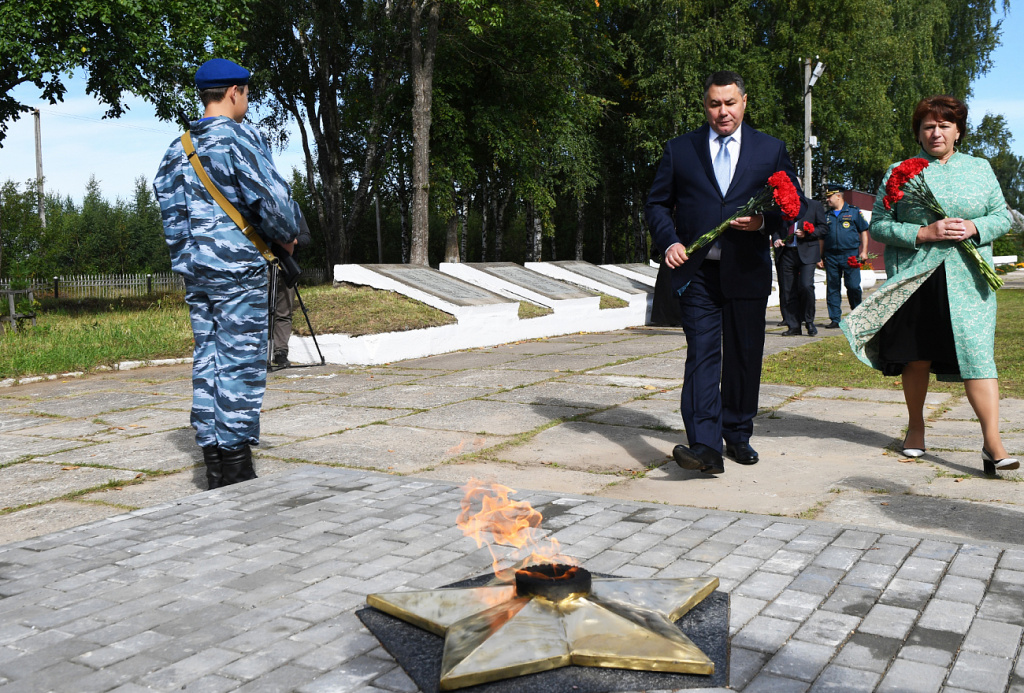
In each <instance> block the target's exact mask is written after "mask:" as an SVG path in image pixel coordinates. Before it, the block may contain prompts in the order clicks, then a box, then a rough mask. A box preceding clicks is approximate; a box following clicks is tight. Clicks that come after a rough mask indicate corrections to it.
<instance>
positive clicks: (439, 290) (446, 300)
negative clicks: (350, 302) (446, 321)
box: [334, 265, 519, 319]
mask: <svg viewBox="0 0 1024 693" xmlns="http://www.w3.org/2000/svg"><path fill="white" fill-rule="evenodd" d="M334 281H338V282H349V283H351V284H361V285H365V286H372V287H373V288H375V289H383V290H385V291H396V292H398V293H400V294H402V295H404V296H408V297H409V298H413V299H416V300H417V301H421V302H423V303H426V304H427V305H428V306H433V307H434V308H437V309H438V310H443V311H444V312H446V313H451V314H452V315H454V316H455V317H456V318H460V319H461V318H464V317H469V316H475V317H488V316H496V317H504V318H514V317H517V316H518V314H519V304H518V302H516V301H515V300H514V299H511V298H508V297H506V296H500V295H498V294H496V293H494V292H493V291H488V290H487V289H483V288H481V287H479V286H475V285H473V284H470V283H469V282H465V281H462V280H461V279H458V278H456V277H452V276H450V275H447V274H442V273H441V272H438V271H437V270H436V269H433V268H432V267H423V266H420V265H335V266H334Z"/></svg>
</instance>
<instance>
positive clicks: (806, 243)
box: [772, 200, 828, 265]
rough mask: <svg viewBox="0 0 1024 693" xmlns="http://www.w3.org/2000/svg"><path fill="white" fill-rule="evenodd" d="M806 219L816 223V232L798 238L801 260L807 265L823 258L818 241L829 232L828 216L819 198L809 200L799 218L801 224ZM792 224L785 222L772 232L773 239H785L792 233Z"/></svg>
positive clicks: (797, 246) (798, 251) (798, 250)
mask: <svg viewBox="0 0 1024 693" xmlns="http://www.w3.org/2000/svg"><path fill="white" fill-rule="evenodd" d="M805 221H809V222H811V223H812V224H814V233H812V234H810V235H808V236H804V237H803V238H797V239H796V250H797V253H798V254H799V255H800V262H801V263H803V264H805V265H813V264H816V263H817V262H818V260H820V259H821V248H820V247H819V245H818V241H820V240H821V239H823V238H825V236H826V235H827V234H828V218H827V217H826V216H825V208H824V207H823V206H822V204H821V203H820V202H818V201H817V200H807V210H806V211H805V212H804V215H803V216H802V217H800V218H799V219H797V223H798V224H800V225H801V226H802V225H803V223H804V222H805ZM790 231H791V225H790V224H785V225H784V226H783V228H782V229H780V230H779V231H776V232H775V233H773V234H772V240H785V239H786V236H788V235H789V234H790Z"/></svg>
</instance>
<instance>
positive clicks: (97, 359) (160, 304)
mask: <svg viewBox="0 0 1024 693" xmlns="http://www.w3.org/2000/svg"><path fill="white" fill-rule="evenodd" d="M36 313H37V319H36V323H37V324H36V325H34V326H33V325H32V323H31V322H29V321H23V322H22V324H21V325H20V326H19V328H18V332H16V333H15V332H12V331H10V330H8V331H7V332H6V334H4V335H3V336H2V337H0V378H10V377H18V376H26V375H42V374H50V373H67V372H70V371H85V370H90V369H92V368H95V367H97V366H110V365H113V364H115V363H117V362H119V361H125V360H136V359H139V360H144V359H161V358H177V357H182V356H190V355H191V353H192V329H191V327H190V325H189V321H188V309H187V307H186V306H185V300H184V297H183V296H181V295H180V294H166V295H163V296H158V297H150V298H116V299H84V300H73V301H64V300H61V301H55V300H54V299H44V300H42V301H40V302H39V305H38V307H37V309H36Z"/></svg>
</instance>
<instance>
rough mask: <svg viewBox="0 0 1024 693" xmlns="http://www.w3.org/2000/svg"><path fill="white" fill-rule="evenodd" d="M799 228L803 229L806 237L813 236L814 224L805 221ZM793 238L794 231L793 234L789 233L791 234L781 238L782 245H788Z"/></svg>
mask: <svg viewBox="0 0 1024 693" xmlns="http://www.w3.org/2000/svg"><path fill="white" fill-rule="evenodd" d="M801 227H802V228H803V230H804V234H805V235H807V236H810V235H811V234H813V233H814V224H812V223H811V222H809V221H805V222H804V223H803V224H802V225H801ZM794 238H796V231H794V232H793V233H791V234H789V235H788V236H786V237H785V238H783V239H782V245H789V242H790V241H791V240H793V239H794Z"/></svg>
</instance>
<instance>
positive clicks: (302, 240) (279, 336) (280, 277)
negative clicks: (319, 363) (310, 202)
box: [270, 214, 312, 368]
mask: <svg viewBox="0 0 1024 693" xmlns="http://www.w3.org/2000/svg"><path fill="white" fill-rule="evenodd" d="M310 240H312V237H311V236H310V234H309V225H308V224H307V223H306V218H305V217H304V216H302V215H301V214H299V235H298V237H297V238H296V239H295V250H294V251H293V252H292V257H295V258H296V259H298V251H299V250H301V249H302V248H305V247H306V246H307V245H309V242H310ZM270 271H271V272H277V284H276V285H275V286H276V287H277V296H276V297H275V298H276V300H275V303H274V305H273V306H271V308H270V309H271V310H272V311H273V312H274V334H273V335H271V336H272V337H273V339H272V342H273V344H274V354H273V359H274V360H273V364H274V366H275V367H276V368H288V367H289V366H290V365H292V362H291V361H289V360H288V339H289V338H290V337H291V336H292V313H293V312H294V311H295V288H294V287H288V286H286V285H285V283H284V274H283V273H282V272H281V270H279V269H277V267H271V268H270Z"/></svg>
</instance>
